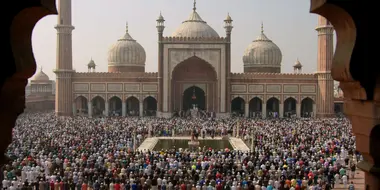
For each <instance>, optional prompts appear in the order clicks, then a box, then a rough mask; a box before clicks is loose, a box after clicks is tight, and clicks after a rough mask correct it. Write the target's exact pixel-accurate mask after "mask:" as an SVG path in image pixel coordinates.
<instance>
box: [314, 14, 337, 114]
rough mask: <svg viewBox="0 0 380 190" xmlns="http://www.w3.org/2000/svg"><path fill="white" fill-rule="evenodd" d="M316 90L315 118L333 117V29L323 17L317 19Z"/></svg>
mask: <svg viewBox="0 0 380 190" xmlns="http://www.w3.org/2000/svg"><path fill="white" fill-rule="evenodd" d="M316 30H317V31H318V66H317V72H316V74H317V76H318V88H317V102H316V103H317V117H331V116H333V115H334V80H333V78H332V76H331V65H332V59H333V54H334V45H333V37H334V28H333V26H332V25H331V23H330V22H329V21H328V20H327V19H326V18H324V17H322V16H319V18H318V27H317V28H316Z"/></svg>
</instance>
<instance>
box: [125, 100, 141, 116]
mask: <svg viewBox="0 0 380 190" xmlns="http://www.w3.org/2000/svg"><path fill="white" fill-rule="evenodd" d="M126 109H127V115H130V116H138V115H139V114H140V101H139V99H137V98H136V97H134V96H131V97H129V98H127V100H126Z"/></svg>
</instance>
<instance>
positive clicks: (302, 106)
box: [231, 97, 316, 118]
mask: <svg viewBox="0 0 380 190" xmlns="http://www.w3.org/2000/svg"><path fill="white" fill-rule="evenodd" d="M315 110H316V105H315V102H314V101H313V100H312V99H311V98H309V97H306V98H304V99H302V100H301V102H298V101H297V100H296V99H294V98H293V97H289V98H287V99H285V101H283V102H281V101H280V100H279V99H278V98H276V97H271V98H269V99H268V100H267V101H266V102H263V100H262V99H261V98H259V97H254V98H252V99H250V100H249V102H248V101H247V102H246V101H245V100H244V99H243V98H242V97H235V98H233V99H232V100H231V112H232V113H233V114H234V115H237V116H245V117H261V118H275V117H315Z"/></svg>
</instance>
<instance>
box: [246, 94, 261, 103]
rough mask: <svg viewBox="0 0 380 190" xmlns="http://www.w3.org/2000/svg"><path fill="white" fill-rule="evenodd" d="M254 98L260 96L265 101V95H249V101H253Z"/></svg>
mask: <svg viewBox="0 0 380 190" xmlns="http://www.w3.org/2000/svg"><path fill="white" fill-rule="evenodd" d="M254 98H258V99H260V100H261V102H262V103H264V95H249V98H248V100H249V101H248V102H251V100H253V99H254Z"/></svg>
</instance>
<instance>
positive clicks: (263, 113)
mask: <svg viewBox="0 0 380 190" xmlns="http://www.w3.org/2000/svg"><path fill="white" fill-rule="evenodd" d="M261 117H262V118H263V119H265V118H267V104H263V107H262V109H261Z"/></svg>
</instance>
